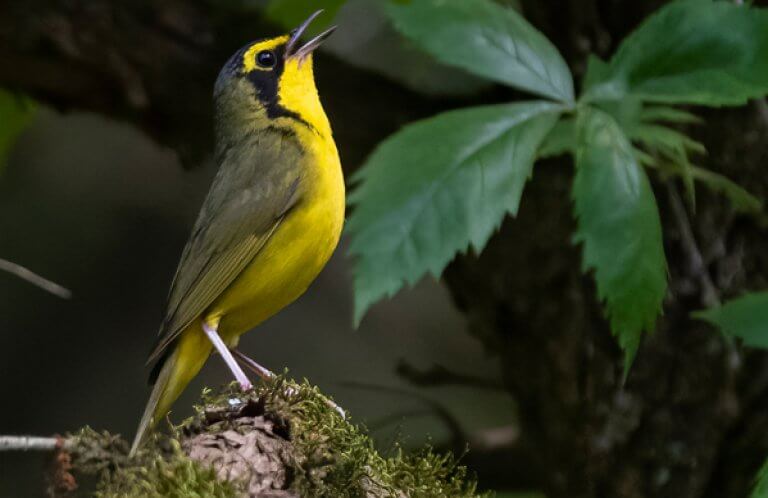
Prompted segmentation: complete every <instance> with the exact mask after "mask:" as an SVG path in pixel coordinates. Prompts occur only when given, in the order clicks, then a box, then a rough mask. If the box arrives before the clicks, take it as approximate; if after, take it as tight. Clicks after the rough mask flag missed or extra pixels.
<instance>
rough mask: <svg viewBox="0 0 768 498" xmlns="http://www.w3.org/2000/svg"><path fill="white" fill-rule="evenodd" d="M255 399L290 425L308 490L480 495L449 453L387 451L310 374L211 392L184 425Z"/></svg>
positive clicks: (432, 497)
mask: <svg viewBox="0 0 768 498" xmlns="http://www.w3.org/2000/svg"><path fill="white" fill-rule="evenodd" d="M286 393H291V394H290V395H286ZM249 398H250V399H251V400H252V401H256V400H258V401H259V402H260V403H263V406H264V412H265V413H266V414H268V415H269V416H270V417H273V418H274V419H275V420H277V421H279V422H280V423H281V424H282V425H283V426H284V427H285V428H286V430H287V432H288V435H289V438H290V440H291V442H292V444H293V445H294V448H295V451H294V453H293V455H294V459H293V461H292V462H289V465H290V466H291V467H292V470H293V474H294V477H295V480H294V482H293V484H292V488H293V489H295V490H297V491H299V494H300V495H301V496H307V497H318V498H320V497H333V498H347V497H348V498H356V497H360V496H376V497H378V496H382V497H383V496H399V495H400V494H401V493H402V492H403V491H405V492H406V493H407V496H409V497H411V498H422V497H423V498H428V497H429V498H438V497H451V498H473V497H476V496H479V495H478V494H477V492H476V481H475V479H473V478H471V477H469V476H468V475H467V471H466V469H465V468H464V467H461V466H459V465H458V464H457V462H456V461H455V459H454V458H453V456H452V455H450V454H448V455H441V454H437V453H435V452H433V451H432V450H431V449H426V450H424V451H422V452H420V453H418V454H407V453H405V452H403V451H402V450H401V449H398V450H397V451H396V452H395V454H394V455H393V456H390V457H384V456H382V455H381V454H380V453H379V452H377V451H376V449H375V448H374V444H373V440H372V439H371V438H370V436H368V434H366V433H365V432H364V430H363V429H362V428H361V427H359V426H357V425H354V424H352V423H351V422H350V420H349V418H347V419H344V418H342V417H341V415H340V414H339V413H338V412H337V411H336V409H334V407H333V405H332V404H331V403H330V400H329V399H328V398H326V397H325V396H324V395H323V394H321V393H320V392H319V390H318V389H317V387H315V386H312V385H310V384H309V383H308V382H307V381H306V380H305V381H304V382H302V383H301V384H299V383H296V382H294V381H291V380H288V379H286V378H285V377H284V376H277V377H275V378H274V379H272V380H269V381H266V382H263V383H261V384H260V385H259V386H257V387H256V388H255V392H254V393H252V394H250V395H249V396H247V397H244V396H243V394H242V393H241V392H239V390H238V388H237V385H236V384H233V385H231V386H230V388H229V389H228V390H226V391H224V392H221V393H218V394H216V395H212V394H211V392H210V391H207V392H204V393H203V405H202V406H198V407H197V412H198V417H196V418H195V419H192V420H189V421H187V422H186V423H185V424H183V425H182V427H181V429H182V430H185V429H186V430H189V429H190V428H191V427H193V426H197V427H200V425H201V423H202V419H201V417H203V416H204V415H203V414H204V413H205V411H206V407H210V406H227V405H228V404H231V402H232V400H233V399H239V400H241V401H242V402H247V400H248V399H249Z"/></svg>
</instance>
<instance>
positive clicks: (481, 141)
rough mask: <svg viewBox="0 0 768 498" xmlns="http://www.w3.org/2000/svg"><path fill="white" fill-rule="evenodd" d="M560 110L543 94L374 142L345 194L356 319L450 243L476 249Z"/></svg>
mask: <svg viewBox="0 0 768 498" xmlns="http://www.w3.org/2000/svg"><path fill="white" fill-rule="evenodd" d="M560 110H561V106H559V105H556V104H551V103H548V102H543V101H539V102H525V103H514V104H506V105H494V106H487V107H475V108H469V109H462V110H458V111H452V112H447V113H444V114H440V115H438V116H435V117H433V118H430V119H426V120H423V121H419V122H417V123H415V124H411V125H409V126H407V127H405V128H403V130H401V131H400V132H398V133H396V134H394V135H393V136H391V137H390V138H388V139H387V140H385V141H384V142H383V143H382V144H380V145H379V147H378V148H377V149H376V151H374V153H373V154H372V156H371V157H370V158H369V159H368V161H367V163H366V164H365V166H364V167H363V168H362V169H361V170H360V171H359V172H358V174H357V175H355V177H354V181H356V182H358V183H359V184H358V185H357V187H356V188H354V190H353V191H352V193H351V195H350V204H351V205H352V206H353V207H354V209H353V210H352V214H351V216H350V218H349V221H348V223H347V231H348V232H349V233H350V234H351V237H352V241H351V245H350V252H351V253H352V254H353V255H354V256H356V260H355V266H354V274H355V275H354V287H355V321H356V322H359V320H360V318H361V317H362V315H363V314H364V312H365V311H366V310H367V308H368V307H369V306H370V305H371V304H373V303H374V302H376V301H378V300H379V299H381V298H383V297H385V296H391V295H393V294H394V293H395V292H397V291H398V290H399V289H400V288H401V287H402V286H403V285H404V284H406V283H407V284H413V283H415V282H416V281H418V280H419V279H420V278H421V277H422V276H423V275H425V274H427V273H429V274H432V275H435V276H438V275H440V273H441V272H442V270H443V268H444V267H445V265H446V264H448V262H449V261H450V260H451V259H452V258H453V257H454V256H455V254H456V253H457V252H459V251H462V250H465V249H467V248H468V247H470V246H471V247H473V248H474V249H476V250H480V249H482V248H483V247H484V246H485V243H486V242H487V240H488V237H490V235H491V233H492V232H493V231H494V230H495V229H496V228H497V227H498V226H499V224H500V223H501V221H502V219H503V218H504V215H505V214H507V213H512V214H516V213H517V209H518V206H519V204H520V197H521V195H522V192H523V187H524V185H525V182H526V180H527V179H528V178H529V177H530V175H531V169H532V167H533V162H534V158H535V156H536V151H537V149H538V148H539V146H540V144H541V142H542V141H543V140H544V137H545V136H546V135H547V133H549V131H550V130H551V129H552V127H553V126H554V125H555V122H556V121H557V119H558V116H559V112H560Z"/></svg>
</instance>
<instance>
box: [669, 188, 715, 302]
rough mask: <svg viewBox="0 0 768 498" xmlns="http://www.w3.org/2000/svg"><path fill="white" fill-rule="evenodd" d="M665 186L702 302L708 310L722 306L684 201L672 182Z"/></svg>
mask: <svg viewBox="0 0 768 498" xmlns="http://www.w3.org/2000/svg"><path fill="white" fill-rule="evenodd" d="M665 184H666V187H667V194H668V196H669V203H670V205H671V207H672V214H673V215H674V217H675V221H676V222H677V226H678V228H679V229H680V237H681V239H682V243H683V250H684V251H685V253H686V255H687V256H688V260H689V262H690V267H691V271H692V272H693V274H694V275H695V276H696V277H697V278H698V279H699V282H700V284H701V300H702V302H703V303H704V305H705V306H706V307H708V308H711V307H713V306H720V293H719V292H718V291H717V287H715V284H714V283H713V282H712V278H711V277H710V276H709V272H708V271H707V267H706V265H705V264H704V258H703V257H702V256H701V251H700V250H699V246H698V244H697V243H696V238H695V237H694V235H693V229H692V228H691V222H690V220H689V219H688V213H687V212H686V211H685V206H684V205H683V201H682V199H680V194H678V192H677V188H676V187H675V184H674V183H673V182H672V181H670V180H667V181H666V182H665Z"/></svg>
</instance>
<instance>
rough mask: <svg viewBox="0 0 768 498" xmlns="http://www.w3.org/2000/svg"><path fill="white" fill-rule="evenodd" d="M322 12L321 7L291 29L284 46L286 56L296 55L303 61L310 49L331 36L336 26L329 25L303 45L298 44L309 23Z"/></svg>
mask: <svg viewBox="0 0 768 498" xmlns="http://www.w3.org/2000/svg"><path fill="white" fill-rule="evenodd" d="M322 13H323V11H322V9H321V10H318V11H317V12H315V13H314V14H312V15H311V16H309V17H308V18H307V20H306V21H304V22H303V23H301V26H299V27H298V28H296V29H294V30H293V31H291V39H290V40H288V44H287V45H286V46H285V53H286V54H287V55H288V57H297V58H298V59H299V61H300V62H301V61H303V60H304V58H305V57H307V56H308V55H309V54H311V53H312V51H314V50H315V49H316V48H317V47H319V46H320V44H321V43H323V41H325V39H326V38H328V37H329V36H331V34H332V33H333V32H334V31H336V26H331V27H330V28H328V29H326V30H325V31H323V32H322V33H320V34H319V35H317V36H315V37H314V38H312V39H311V40H309V41H308V42H307V43H305V44H304V45H301V46H299V38H301V35H302V34H304V32H305V31H306V30H307V28H308V27H309V25H310V24H312V21H314V20H315V19H317V16H319V15H320V14H322Z"/></svg>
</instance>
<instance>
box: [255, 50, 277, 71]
mask: <svg viewBox="0 0 768 498" xmlns="http://www.w3.org/2000/svg"><path fill="white" fill-rule="evenodd" d="M256 62H258V64H259V66H261V67H272V66H274V65H275V54H274V53H273V52H271V51H269V50H262V51H261V52H259V53H258V54H256Z"/></svg>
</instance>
